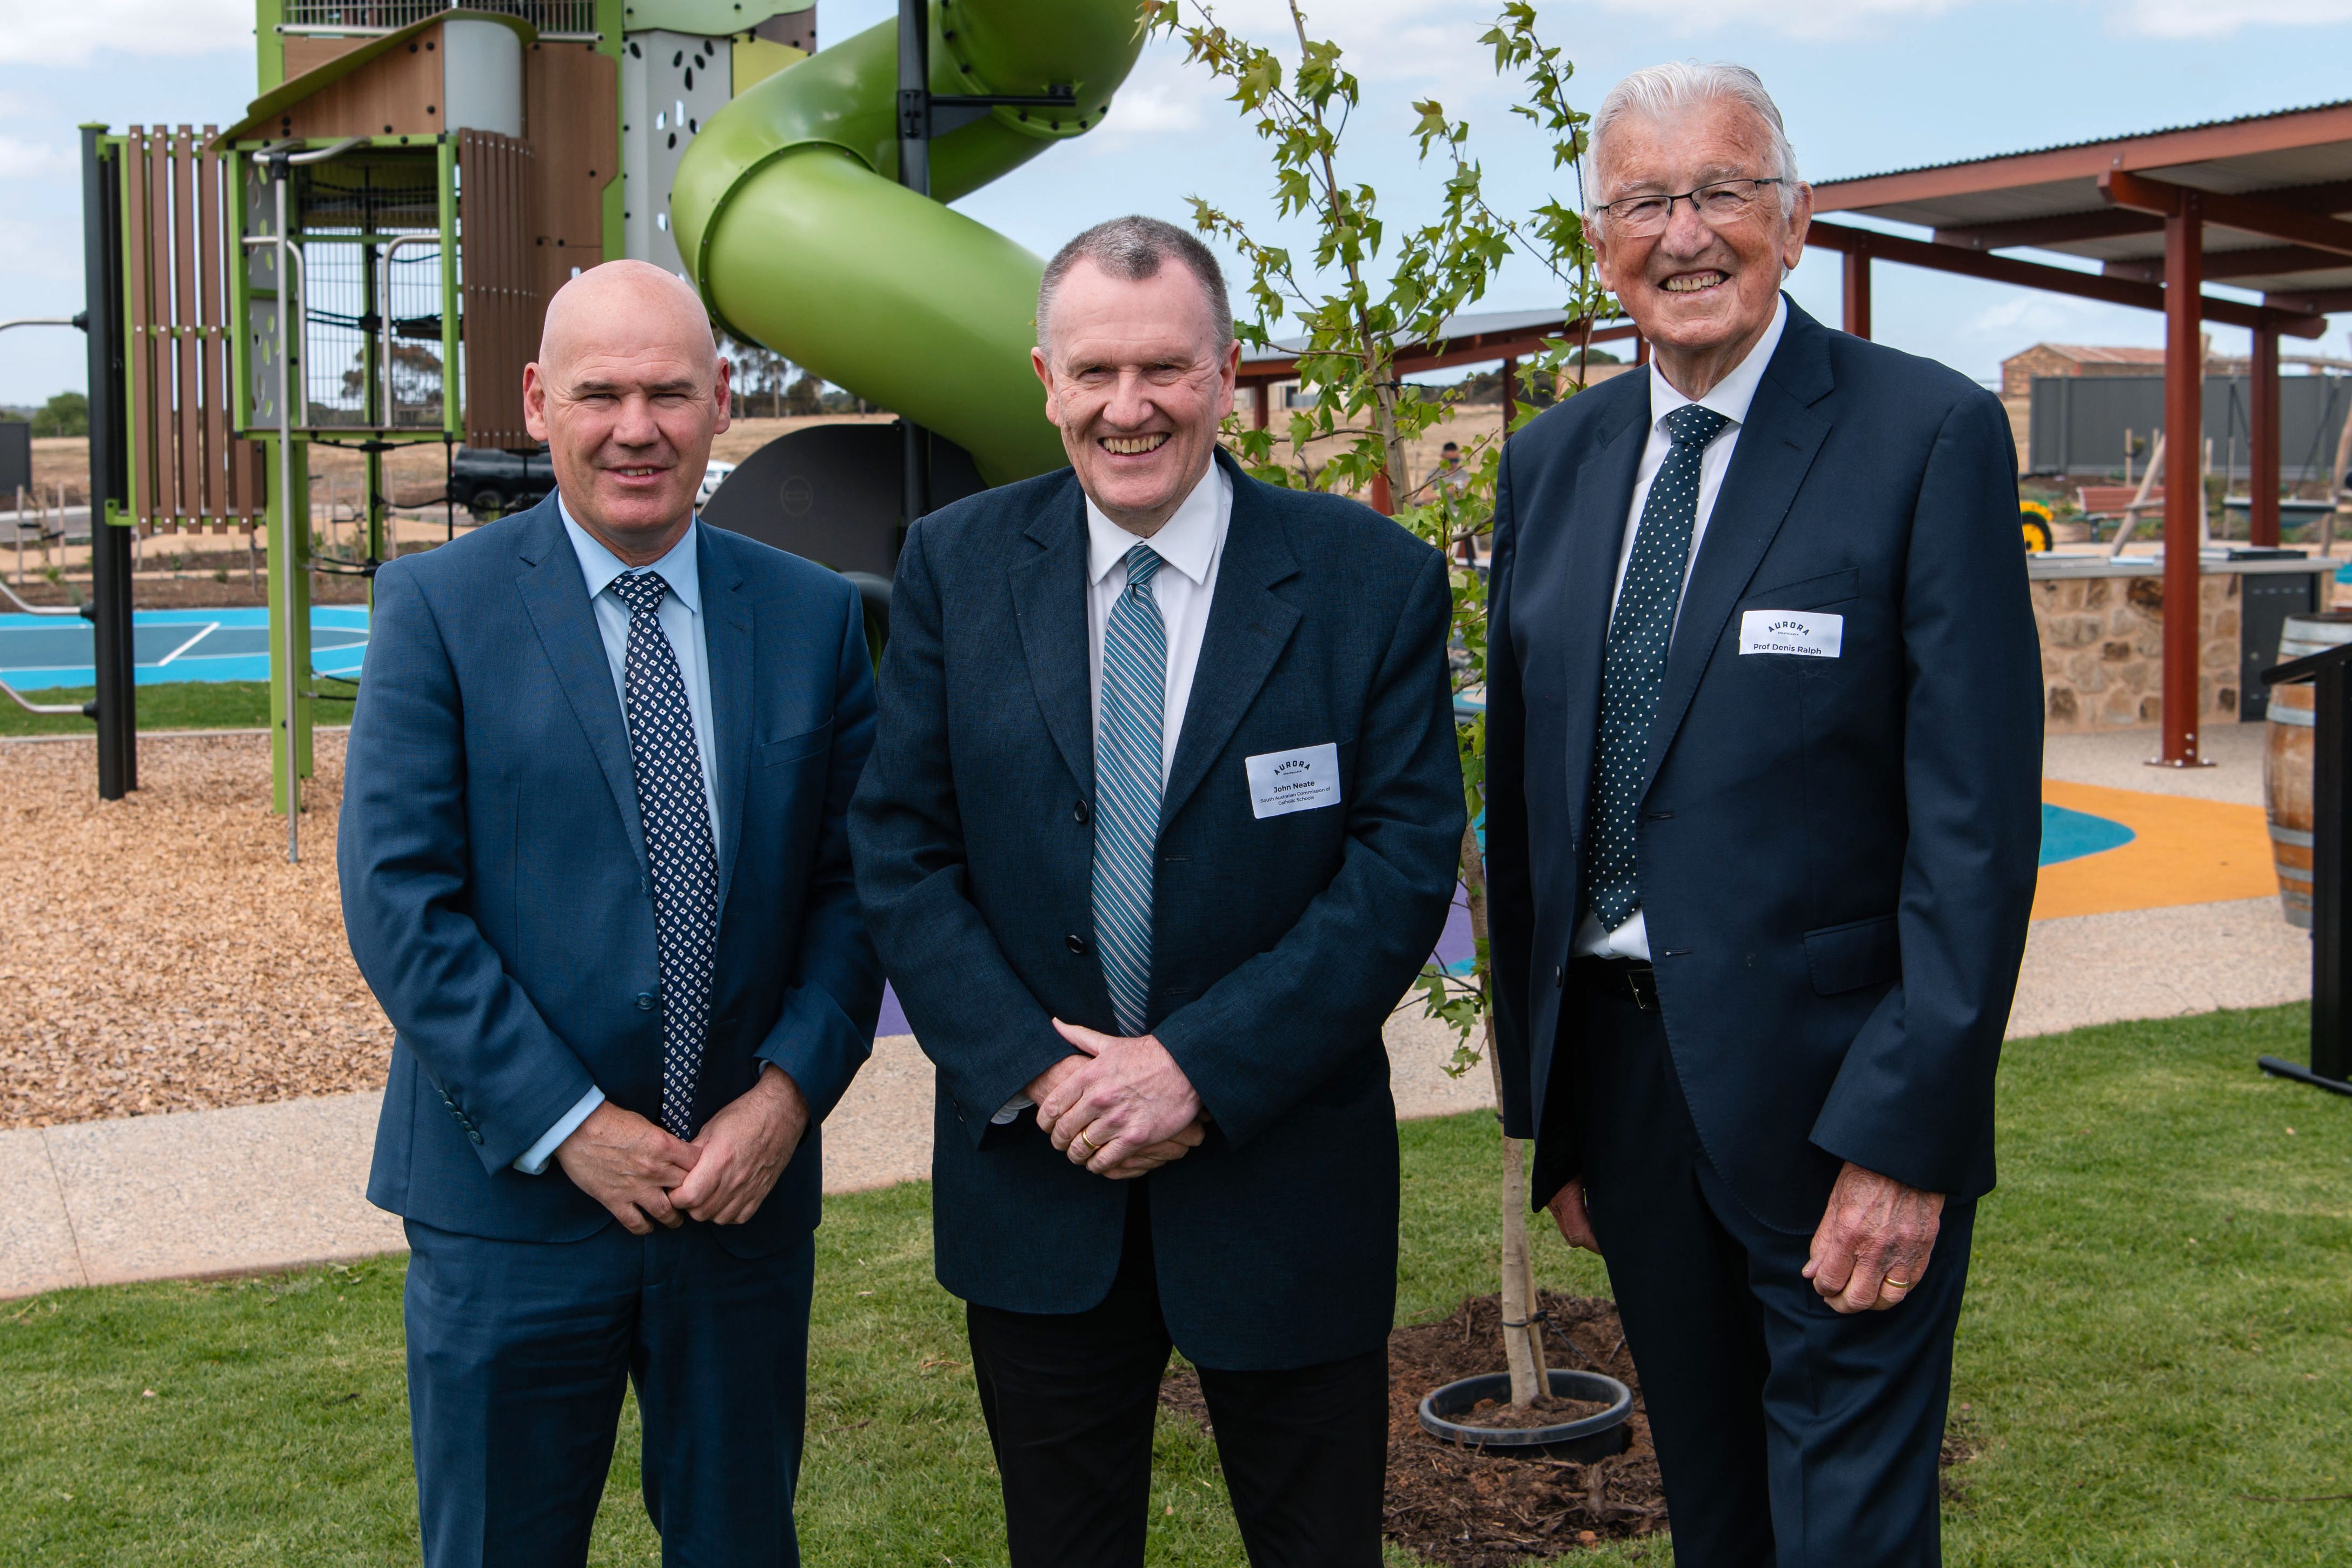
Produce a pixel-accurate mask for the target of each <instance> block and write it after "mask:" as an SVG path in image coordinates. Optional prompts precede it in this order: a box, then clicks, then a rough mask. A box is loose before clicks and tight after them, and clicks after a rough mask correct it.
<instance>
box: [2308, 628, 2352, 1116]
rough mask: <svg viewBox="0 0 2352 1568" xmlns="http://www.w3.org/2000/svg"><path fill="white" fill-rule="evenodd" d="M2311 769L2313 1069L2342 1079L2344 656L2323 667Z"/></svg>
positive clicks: (2316, 684)
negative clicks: (2342, 658) (2342, 659)
mask: <svg viewBox="0 0 2352 1568" xmlns="http://www.w3.org/2000/svg"><path fill="white" fill-rule="evenodd" d="M2312 686H2313V692H2312V696H2313V703H2312V706H2313V707H2314V709H2315V713H2314V714H2313V717H2314V719H2315V721H2316V723H2315V727H2314V729H2313V731H2312V748H2311V749H2312V777H2311V806H2312V834H2311V1070H2312V1071H2313V1072H2315V1073H2316V1074H2318V1075H2319V1076H2320V1077H2322V1078H2332V1079H2339V1080H2340V1079H2344V1078H2345V1077H2346V1076H2347V1073H2346V1068H2347V1067H2352V1040H2347V1029H2352V1016H2347V1012H2346V1002H2347V996H2346V995H2345V983H2346V981H2347V979H2352V963H2347V957H2352V954H2347V951H2346V942H2347V939H2352V926H2348V925H2347V921H2346V920H2345V914H2346V910H2345V876H2346V873H2347V871H2352V866H2347V864H2346V853H2345V852H2346V848H2347V846H2346V843H2345V837H2346V835H2345V832H2344V805H2345V800H2344V791H2345V784H2346V782H2347V779H2346V773H2347V767H2346V763H2347V760H2352V759H2347V757H2346V756H2345V748H2346V746H2347V745H2352V722H2347V720H2352V714H2347V712H2346V710H2345V704H2346V701H2347V699H2352V679H2347V678H2346V675H2345V668H2344V665H2343V662H2342V661H2341V660H2336V661H2332V662H2330V663H2329V664H2327V665H2326V666H2325V667H2323V668H2321V669H2320V670H2319V672H2318V674H2317V675H2316V676H2315V678H2314V679H2313V682H2312Z"/></svg>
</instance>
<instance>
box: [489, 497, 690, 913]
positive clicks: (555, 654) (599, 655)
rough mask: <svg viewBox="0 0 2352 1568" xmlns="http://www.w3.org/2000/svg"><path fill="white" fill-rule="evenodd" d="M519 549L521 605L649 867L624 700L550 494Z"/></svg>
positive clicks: (639, 860)
mask: <svg viewBox="0 0 2352 1568" xmlns="http://www.w3.org/2000/svg"><path fill="white" fill-rule="evenodd" d="M517 554H518V555H519V557H520V570H519V571H518V572H517V574H516V576H515V585H516V586H517V587H518V588H519V589H520V590H521V592H522V602H523V607H524V609H525V610H526V611H527V612H528V613H529V614H530V624H531V626H532V627H533V628H534V629H536V630H537V631H538V633H539V642H540V646H541V647H542V648H544V649H545V650H546V653H547V659H548V662H549V663H550V664H551V665H552V666H554V668H555V679H556V680H557V682H558V683H559V684H561V685H562V688H563V695H564V697H565V698H566V699H567V700H569V701H570V702H571V704H572V715H573V717H575V718H576V719H578V720H579V721H580V728H581V730H582V731H583V732H584V733H585V734H586V735H587V737H588V745H589V749H590V750H591V751H593V752H595V753H596V764H597V766H599V767H600V768H602V769H603V770H604V783H605V784H606V785H607V786H608V787H609V788H610V789H611V790H612V792H613V804H614V805H615V806H617V807H619V808H620V813H621V825H622V826H623V827H624V828H625V830H626V831H627V833H628V836H629V847H631V848H632V849H634V850H635V851H636V856H637V867H638V869H639V871H640V872H643V871H644V870H645V869H646V830H645V825H644V823H643V822H641V821H640V820H639V819H638V816H637V774H636V769H635V765H634V764H633V763H631V762H630V760H629V732H628V731H627V729H626V728H625V726H624V725H623V724H622V722H621V700H620V699H619V698H618V697H616V696H615V695H614V692H613V666H612V662H611V661H610V660H609V659H608V658H606V657H605V653H604V638H603V637H601V636H600V635H599V634H598V633H597V630H596V612H595V610H594V609H593V608H592V607H591V606H590V605H589V603H588V580H587V579H586V578H585V577H583V576H582V575H581V574H580V558H579V556H578V555H576V554H574V553H573V552H572V541H571V540H570V539H569V538H567V537H566V536H565V534H564V531H563V521H562V518H561V517H560V516H559V515H558V514H557V512H556V510H555V498H554V497H553V496H552V495H551V496H549V497H548V498H547V499H546V500H543V501H541V502H540V504H539V505H538V506H537V507H535V508H533V509H532V513H531V516H530V519H529V520H528V526H527V531H526V532H525V533H524V536H523V541H522V544H521V547H520V549H519V550H518V551H517ZM714 662H715V661H714Z"/></svg>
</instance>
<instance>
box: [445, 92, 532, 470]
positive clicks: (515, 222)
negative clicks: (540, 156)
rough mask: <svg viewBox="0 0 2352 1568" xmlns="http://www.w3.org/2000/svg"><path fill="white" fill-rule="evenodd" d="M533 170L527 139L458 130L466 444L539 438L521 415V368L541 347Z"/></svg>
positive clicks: (525, 442)
mask: <svg viewBox="0 0 2352 1568" xmlns="http://www.w3.org/2000/svg"><path fill="white" fill-rule="evenodd" d="M536 174H537V170H536V167H535V165H534V163H533V161H532V158H531V151H530V144H529V143H528V142H519V141H517V140H515V139H514V138H513V137H511V136H501V135H499V134H498V133H496V132H488V131H461V132H458V136H457V191H458V197H457V221H458V226H459V230H460V234H461V237H462V238H461V243H460V246H459V248H458V252H457V255H458V261H459V265H460V266H461V267H462V268H464V271H465V286H464V297H465V312H464V317H463V321H464V323H465V352H466V367H465V399H466V403H465V407H466V445H467V446H468V447H531V446H535V445H536V444H537V443H535V442H533V441H532V440H531V438H530V432H529V431H528V430H526V429H524V428H523V422H522V367H523V366H524V365H526V364H528V363H530V360H531V359H532V358H533V357H534V356H535V355H536V354H537V353H538V352H539V325H540V318H541V313H542V312H543V311H544V310H545V301H543V300H541V298H540V293H539V289H538V285H537V281H536V279H535V277H534V272H535V269H534V268H532V266H531V265H530V262H531V256H530V240H529V230H530V223H531V219H532V216H534V214H535V213H536V211H537V207H538V203H537V202H536V201H535V200H534V199H533V198H534V195H535V192H536V184H537V182H536Z"/></svg>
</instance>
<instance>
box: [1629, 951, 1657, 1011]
mask: <svg viewBox="0 0 2352 1568" xmlns="http://www.w3.org/2000/svg"><path fill="white" fill-rule="evenodd" d="M1625 989H1626V990H1627V991H1629V992H1631V993H1632V994H1633V1005H1634V1006H1635V1007H1636V1008H1637V1009H1639V1010H1640V1011H1642V1012H1644V1013H1654V1012H1656V1011H1657V1010H1658V972H1657V971H1656V970H1654V969H1653V968H1651V967H1650V966H1649V965H1648V964H1646V963H1644V964H1641V965H1639V966H1638V967H1636V966H1633V965H1628V966H1627V967H1626V970H1625Z"/></svg>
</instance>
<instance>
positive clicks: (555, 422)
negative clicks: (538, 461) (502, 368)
mask: <svg viewBox="0 0 2352 1568" xmlns="http://www.w3.org/2000/svg"><path fill="white" fill-rule="evenodd" d="M522 400H523V423H524V425H525V426H526V427H527V428H528V429H529V430H530V433H531V434H532V435H533V436H536V437H539V438H540V439H541V440H542V441H545V442H546V443H547V444H548V458H549V460H550V462H551V465H552V466H553V468H554V469H555V480H556V483H557V485H558V486H560V487H561V488H562V492H563V504H564V506H565V507H566V508H567V509H568V510H570V511H571V513H572V521H575V522H577V523H579V524H580V526H581V527H583V528H584V529H586V530H587V531H589V532H590V533H591V534H593V535H594V536H595V538H596V539H597V540H598V541H599V542H602V543H603V544H604V547H605V548H606V549H608V550H610V551H612V552H613V553H614V554H615V555H617V556H619V557H620V558H621V559H622V560H623V561H625V562H626V563H628V564H630V565H632V566H643V565H647V564H649V563H653V562H655V561H658V560H660V559H661V557H662V556H663V555H665V554H667V552H668V551H669V549H670V547H671V546H672V545H674V544H676V543H677V542H678V540H679V539H680V538H681V537H682V536H683V535H684V534H685V532H686V531H687V528H688V525H689V524H691V523H692V522H693V521H694V498H695V492H696V490H697V489H698V488H699V487H700V485H701V483H702V476H703V470H704V469H705V468H707V467H708V466H709V460H710V438H711V437H713V436H715V435H717V434H718V433H719V431H721V430H724V429H726V428H727V424H728V365H727V362H726V361H725V360H723V359H720V358H719V351H718V348H717V345H716V344H715V343H714V342H713V341H712V339H711V335H710V322H709V318H708V317H707V316H705V315H704V314H703V310H702V304H701V301H700V300H697V299H696V298H695V297H694V294H693V291H692V290H690V289H688V288H687V287H686V285H685V284H683V283H681V282H679V281H678V279H676V278H675V277H673V276H671V275H670V274H669V273H667V272H664V271H663V270H662V269H661V268H657V267H653V266H649V265H647V264H646V263H645V262H640V261H613V262H607V263H605V264H604V266H602V267H598V268H592V269H591V270H589V271H586V272H583V273H582V274H581V275H580V276H579V277H577V278H575V279H572V281H571V282H569V283H567V284H565V285H564V286H563V287H562V289H559V290H558V291H557V293H556V296H555V298H554V299H553V300H551V301H549V303H548V307H547V324H546V327H545V329H544V331H542V333H541V338H540V345H539V358H538V359H537V360H536V361H534V362H532V363H530V364H529V365H527V366H525V367H524V369H523V393H522Z"/></svg>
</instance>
